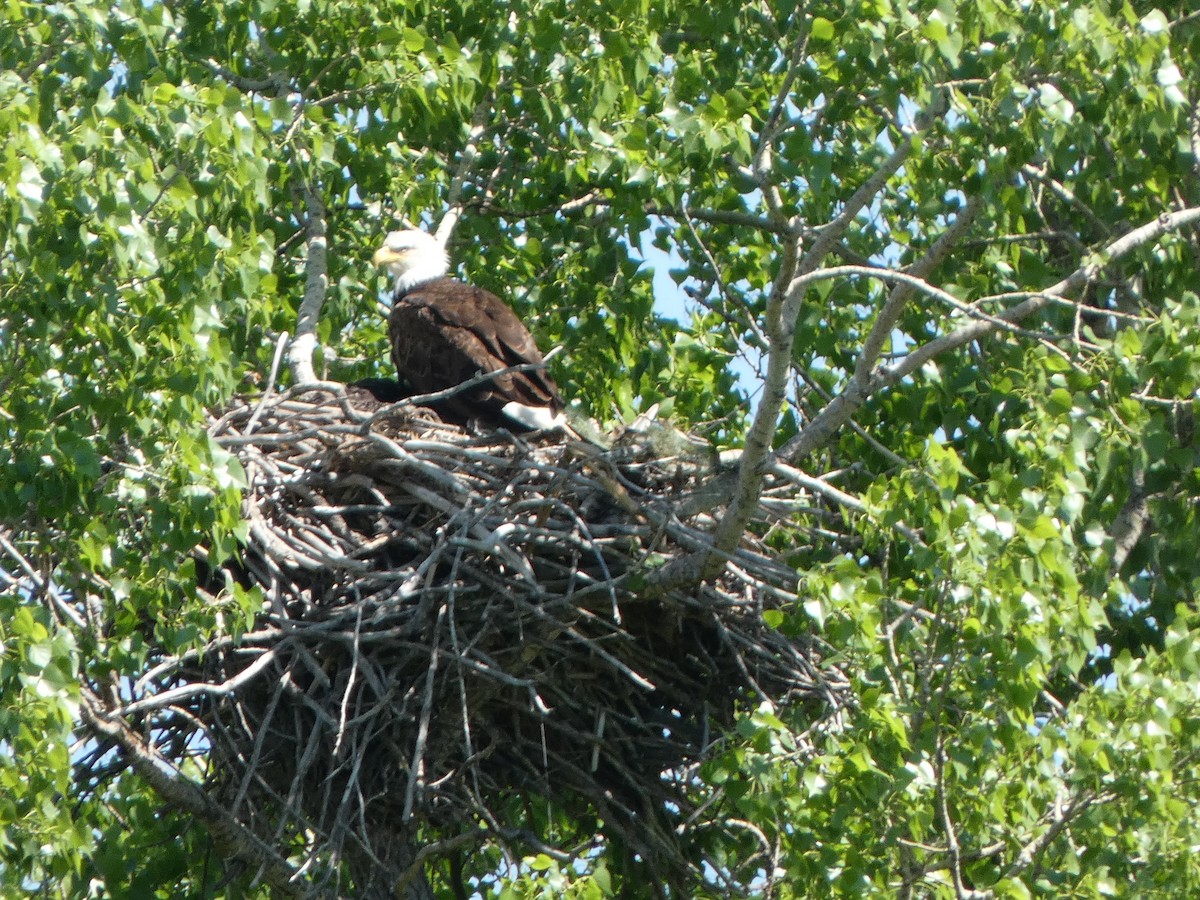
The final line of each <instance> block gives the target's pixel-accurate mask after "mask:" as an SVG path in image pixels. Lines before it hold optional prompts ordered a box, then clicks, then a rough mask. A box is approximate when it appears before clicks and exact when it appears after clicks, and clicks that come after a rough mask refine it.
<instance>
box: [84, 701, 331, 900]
mask: <svg viewBox="0 0 1200 900" xmlns="http://www.w3.org/2000/svg"><path fill="white" fill-rule="evenodd" d="M81 690H82V702H81V703H80V704H79V711H80V715H81V717H82V718H83V722H84V724H85V725H86V726H87V727H88V728H89V729H90V730H91V731H92V732H93V733H94V734H95V735H97V737H98V738H108V739H111V740H113V741H115V742H116V743H117V745H118V746H120V748H121V750H122V751H123V753H124V755H125V756H126V757H127V758H128V759H129V762H130V764H131V765H132V766H133V769H134V771H136V772H137V773H138V774H139V775H140V776H141V777H142V778H143V779H145V781H146V783H147V784H149V785H150V787H152V788H153V789H154V791H155V793H157V794H158V795H159V796H160V797H162V798H163V800H165V801H166V802H167V803H169V804H171V805H172V806H173V807H174V808H175V809H177V810H179V811H181V812H184V813H188V814H190V815H192V816H194V817H195V818H196V819H197V820H198V821H199V822H201V823H203V825H204V827H205V828H206V830H207V831H208V833H209V835H211V837H212V839H213V841H214V842H215V843H216V844H217V846H218V847H219V848H220V849H221V852H222V853H225V854H227V855H228V856H229V857H230V858H232V859H237V860H240V861H242V862H244V863H246V864H247V865H250V866H253V867H254V868H255V869H256V875H255V878H256V879H257V880H261V881H263V882H264V883H266V884H267V885H269V886H270V887H271V889H272V890H274V891H276V892H278V895H279V896H287V897H316V896H317V895H318V894H317V892H314V891H310V890H307V889H306V887H305V886H304V884H303V883H302V882H301V881H300V880H299V878H300V873H299V872H298V871H297V870H296V869H295V868H294V867H292V866H291V865H289V864H288V862H287V861H286V860H285V859H284V858H283V857H281V856H280V855H279V853H278V852H277V851H276V850H275V848H273V847H271V846H269V845H268V844H267V843H265V842H264V841H263V840H262V839H261V838H260V837H259V836H258V835H256V834H255V833H254V832H253V831H251V830H250V829H248V828H246V827H245V826H243V825H242V824H241V823H240V822H238V821H237V820H236V819H235V818H233V816H231V815H230V814H229V813H228V811H226V810H225V808H224V807H222V806H221V805H220V804H218V803H216V802H215V801H214V800H212V798H210V797H209V796H208V795H207V794H205V793H204V791H202V790H201V789H200V788H199V787H198V786H197V785H195V784H194V783H192V782H191V781H190V780H188V779H187V778H185V777H184V776H183V775H181V774H180V773H179V772H178V770H176V769H175V768H174V767H173V766H172V765H171V764H170V763H169V762H168V761H167V760H165V759H163V758H162V757H161V756H160V755H159V754H158V753H156V752H155V751H154V749H153V748H152V747H150V746H149V745H147V744H146V743H145V742H144V741H143V740H142V738H141V737H140V736H138V735H137V734H135V733H134V732H133V730H132V729H130V727H129V725H128V724H127V723H126V722H125V721H124V720H123V719H121V718H119V717H117V716H110V715H109V713H108V711H107V710H106V708H105V706H104V704H103V702H102V701H101V700H100V698H99V697H97V696H96V695H95V694H94V693H92V692H91V691H90V690H89V689H88V688H86V687H83V686H82V685H81Z"/></svg>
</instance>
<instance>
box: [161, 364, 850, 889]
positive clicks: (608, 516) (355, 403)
mask: <svg viewBox="0 0 1200 900" xmlns="http://www.w3.org/2000/svg"><path fill="white" fill-rule="evenodd" d="M210 430H211V434H212V436H213V437H214V439H215V440H216V441H217V442H219V444H220V445H221V446H223V447H225V448H226V449H227V450H229V451H230V452H232V453H234V454H236V456H237V457H238V458H239V459H240V461H241V463H242V465H243V466H244V468H245V471H246V475H247V478H248V484H249V486H248V489H247V492H246V497H245V515H246V517H247V519H248V520H249V523H250V529H249V535H250V536H249V540H248V543H247V545H246V546H245V547H244V550H243V553H242V554H241V555H240V558H239V559H238V560H237V561H236V562H235V563H234V562H231V563H226V564H225V565H224V567H223V568H219V569H216V570H214V571H211V572H210V577H209V579H208V581H209V584H210V586H213V585H219V584H220V583H221V582H222V581H224V582H225V583H226V584H227V583H228V581H229V580H230V579H236V580H238V581H240V582H241V583H242V584H243V585H246V586H250V585H254V586H257V587H259V588H260V589H261V590H262V591H263V593H264V595H265V610H264V613H263V615H262V616H261V618H260V621H259V622H258V623H257V625H256V626H255V627H254V629H253V630H252V631H251V632H250V633H247V634H245V635H243V636H242V637H241V638H240V639H239V640H238V641H237V642H229V643H228V644H227V645H225V646H224V647H218V648H216V649H214V650H212V651H210V652H208V653H207V654H206V655H205V656H204V657H203V658H202V661H200V662H195V663H193V664H192V665H191V666H190V667H189V671H186V672H184V673H183V678H184V680H186V681H188V682H190V683H192V684H208V685H214V686H221V689H220V690H214V691H211V692H209V693H207V694H202V695H201V700H200V702H199V703H197V704H196V705H195V706H194V708H193V709H194V714H195V715H196V717H197V720H198V721H200V722H202V723H203V727H204V731H205V733H206V735H207V740H208V742H209V743H210V759H211V761H212V768H211V769H210V780H211V782H212V784H213V785H214V787H215V788H216V790H217V791H218V796H220V798H221V800H222V803H223V805H224V806H225V808H226V809H228V810H230V811H231V812H232V814H233V815H234V816H236V817H237V818H238V820H239V821H241V822H243V823H244V824H245V825H246V826H247V827H248V828H250V829H252V830H253V832H254V833H256V834H260V835H263V836H264V837H265V838H267V839H268V840H273V841H274V842H275V843H276V845H278V844H279V843H280V838H281V837H284V836H288V837H289V839H290V840H291V841H292V842H293V843H292V844H291V845H292V846H296V844H297V843H299V844H302V845H304V850H303V852H302V853H301V854H300V856H301V858H302V859H304V867H305V868H310V867H316V868H317V869H322V868H323V869H325V870H326V871H328V872H330V873H332V872H335V871H337V870H338V869H339V868H341V865H342V864H343V863H345V864H346V866H348V867H349V871H351V872H352V873H355V874H353V875H352V878H353V880H354V882H355V889H356V893H359V894H360V895H362V896H367V895H369V890H370V884H369V883H376V884H377V885H378V886H379V887H380V888H381V889H382V890H383V891H385V892H392V893H391V894H390V895H394V892H395V891H396V889H397V886H398V885H403V884H411V883H413V882H414V880H415V881H416V882H420V881H422V880H423V878H422V876H421V874H420V872H421V868H422V865H423V864H424V863H426V862H428V861H429V860H430V859H431V858H434V857H436V856H438V855H445V854H446V853H449V852H450V851H466V852H470V850H471V849H472V848H473V846H478V845H481V844H484V843H486V844H488V845H489V846H491V847H494V848H495V847H499V848H500V849H501V850H503V851H504V852H506V853H507V852H512V853H514V854H515V853H520V852H528V851H529V850H530V849H531V848H532V849H534V850H543V851H547V852H551V851H550V847H551V845H552V843H553V845H554V846H558V847H562V846H563V845H564V840H563V839H564V834H563V831H562V828H563V824H562V823H563V822H564V821H565V822H569V823H573V827H574V828H575V830H576V833H575V834H573V835H571V834H568V835H566V836H565V837H566V838H567V839H574V840H577V841H578V843H577V845H576V850H580V849H583V848H587V847H588V846H594V845H596V844H597V843H599V842H604V843H605V844H606V846H607V847H608V849H609V851H610V852H611V851H613V850H616V851H618V853H623V854H625V858H627V859H628V860H630V861H631V862H635V864H636V865H644V866H646V867H648V868H649V872H648V873H647V874H648V876H649V877H650V878H651V879H653V880H654V881H656V882H658V883H661V884H677V885H678V884H680V883H681V879H687V878H692V877H695V875H696V874H697V873H696V870H695V866H696V862H695V861H696V860H697V859H698V858H702V856H703V854H702V853H700V854H697V853H695V852H691V851H693V850H695V849H696V848H695V847H689V846H688V845H689V842H691V841H694V840H699V839H701V838H700V835H701V832H703V830H704V828H705V827H712V823H713V822H714V821H715V817H716V815H717V811H718V810H719V807H720V804H719V803H712V802H708V803H705V802H704V798H701V797H698V796H697V790H698V789H697V782H696V779H695V777H694V776H695V771H696V770H695V768H694V767H695V766H697V765H698V764H700V763H701V762H702V761H703V759H704V758H705V755H706V753H709V752H711V751H712V748H713V747H714V746H716V745H717V742H718V741H719V739H720V737H721V735H722V733H723V732H726V731H727V730H728V729H729V728H730V727H731V726H732V725H733V724H734V721H735V714H736V712H737V710H738V709H743V710H744V709H746V708H753V707H754V706H757V705H758V704H760V703H761V702H763V701H764V700H768V701H770V702H772V703H790V704H795V703H798V702H799V703H808V704H811V708H812V716H813V719H814V721H815V720H817V719H819V718H820V717H821V716H822V715H823V714H824V712H825V711H827V710H828V709H829V708H830V706H831V704H830V703H829V702H828V701H829V700H830V698H831V696H832V694H831V691H832V690H833V688H832V687H831V684H832V680H833V678H834V676H832V675H831V674H830V672H829V671H828V670H827V669H819V668H818V660H817V659H816V658H815V655H814V650H813V648H812V647H810V646H807V645H806V644H805V643H804V642H803V641H798V640H796V639H794V638H787V637H785V636H784V635H782V634H781V633H780V632H778V631H777V630H774V629H772V628H770V627H768V626H767V625H766V624H765V622H764V617H763V613H764V611H765V610H767V609H770V608H773V607H778V606H782V605H784V604H788V603H794V602H795V596H796V595H795V585H796V573H795V572H794V571H793V570H791V569H789V568H788V567H786V566H783V565H781V564H780V563H779V562H778V560H777V559H776V558H774V556H773V554H772V553H770V552H768V551H766V550H765V549H764V548H763V547H761V546H759V545H758V544H757V543H756V541H755V539H754V538H747V540H746V541H745V542H744V543H743V546H742V547H741V548H740V549H739V550H738V552H737V553H736V554H735V555H734V556H733V557H732V558H731V559H730V560H729V563H728V565H727V566H726V567H725V570H724V574H723V575H721V576H720V577H719V578H718V579H716V580H715V581H714V582H712V583H707V584H701V585H692V586H690V587H687V588H673V589H659V588H652V587H650V585H651V582H652V578H651V576H652V574H653V572H654V571H656V570H657V569H658V568H659V567H661V566H662V565H663V564H664V563H665V562H667V561H670V560H671V559H673V558H678V557H679V556H680V555H682V554H687V553H690V552H694V551H696V550H697V549H698V548H703V547H705V546H706V545H707V542H708V537H707V534H708V533H709V532H710V531H711V528H712V525H713V517H714V516H715V515H716V514H717V511H714V510H712V509H708V510H706V511H704V512H700V513H696V514H692V515H690V516H689V517H688V518H681V516H680V515H679V510H680V509H681V507H682V505H683V503H684V501H685V500H686V498H688V497H689V496H691V495H692V493H693V492H694V491H696V490H697V489H698V488H699V487H700V486H702V485H703V483H704V482H705V481H706V480H707V479H709V478H711V476H712V474H713V470H714V466H713V463H712V460H711V458H710V457H709V456H708V455H707V454H705V453H700V452H697V451H695V450H691V451H689V452H684V453H680V452H672V453H671V454H670V455H669V456H666V457H664V456H663V453H662V449H661V445H662V442H659V441H655V440H654V439H653V435H652V432H653V430H654V427H653V426H652V427H651V428H650V429H649V430H645V429H643V430H639V431H631V432H628V433H627V434H625V435H624V436H622V437H621V438H619V439H618V440H617V442H616V444H615V446H614V448H613V449H611V450H606V451H600V450H598V449H597V448H594V447H590V446H588V445H585V444H583V443H581V442H578V441H570V440H567V439H565V438H563V437H561V436H557V437H555V436H534V437H528V436H514V435H512V434H509V433H507V432H504V431H500V430H497V431H489V432H487V433H471V432H469V431H468V430H465V429H462V428H459V427H456V426H453V425H447V424H444V423H442V422H441V421H440V420H438V419H437V417H436V416H434V415H433V414H432V413H430V412H429V411H427V410H424V409H421V408H417V407H412V406H409V405H406V404H403V403H401V404H391V405H388V404H384V403H381V402H379V401H378V400H377V399H376V398H375V397H374V396H373V395H372V394H371V393H368V392H367V391H364V390H361V389H354V388H351V389H349V390H346V389H342V388H339V387H330V388H329V389H328V390H324V391H311V390H310V391H308V392H306V393H304V394H299V395H289V394H284V395H280V396H276V397H273V398H269V399H253V400H245V401H240V402H238V403H236V404H235V405H234V406H232V407H231V408H230V409H228V410H227V411H225V412H224V413H223V414H222V415H220V417H219V418H216V419H214V421H213V422H212V425H211V429H210ZM692 505H696V504H692ZM177 674H178V673H177ZM174 683H176V684H178V683H179V682H178V681H175V682H174ZM166 687H167V686H166V685H165V684H164V685H160V688H166ZM710 800H711V798H710ZM548 810H549V811H552V812H550V813H549V815H548V814H547V811H548ZM538 823H541V824H538ZM546 823H552V827H553V828H556V829H557V830H556V831H554V832H553V834H548V833H543V832H542V828H543V826H544V825H546ZM418 846H420V847H422V848H423V849H422V851H421V852H417V850H416V848H417V847H418ZM305 854H307V858H305ZM293 859H295V857H293ZM687 860H692V862H691V863H688V862H687ZM330 877H331V878H333V877H334V876H333V875H330ZM343 887H344V883H343Z"/></svg>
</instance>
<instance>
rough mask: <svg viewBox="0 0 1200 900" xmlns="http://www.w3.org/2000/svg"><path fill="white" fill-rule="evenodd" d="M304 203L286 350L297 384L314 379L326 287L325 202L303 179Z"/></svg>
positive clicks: (327, 281) (327, 272)
mask: <svg viewBox="0 0 1200 900" xmlns="http://www.w3.org/2000/svg"><path fill="white" fill-rule="evenodd" d="M303 190H304V203H305V206H306V207H307V209H308V227H307V240H308V244H307V246H308V258H307V259H306V260H305V263H304V299H303V300H302V301H301V303H300V312H299V313H298V315H297V316H296V336H295V337H294V338H293V339H292V345H291V347H290V348H289V349H288V366H289V367H290V368H291V370H292V378H293V380H294V381H295V382H296V383H297V384H309V383H312V382H314V381H316V380H317V376H316V373H315V372H314V371H313V364H312V357H313V351H314V350H315V349H316V346H317V322H318V321H319V320H320V318H321V308H322V307H323V306H324V305H325V293H326V291H327V290H328V288H329V263H328V243H327V241H326V237H325V203H324V201H323V200H322V199H321V197H320V195H319V194H318V192H317V191H316V190H315V189H314V188H313V187H312V186H311V185H310V184H308V183H307V182H305V184H304V189H303Z"/></svg>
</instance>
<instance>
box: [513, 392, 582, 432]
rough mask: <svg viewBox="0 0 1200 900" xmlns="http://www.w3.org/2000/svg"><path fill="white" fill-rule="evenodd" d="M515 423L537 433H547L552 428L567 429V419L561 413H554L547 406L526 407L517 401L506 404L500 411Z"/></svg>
mask: <svg viewBox="0 0 1200 900" xmlns="http://www.w3.org/2000/svg"><path fill="white" fill-rule="evenodd" d="M500 411H501V412H502V413H504V415H506V416H508V417H509V418H510V419H512V420H513V421H514V422H517V423H519V424H521V425H524V426H525V427H526V428H532V429H534V430H535V431H546V430H548V429H550V428H564V429H565V428H566V427H567V417H566V416H564V415H563V414H562V413H561V412H559V413H556V412H552V411H551V410H550V409H549V408H547V407H545V406H526V405H525V404H524V403H517V402H516V401H515V400H514V401H511V402H509V403H505V404H504V407H503V408H502V409H501V410H500Z"/></svg>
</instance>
